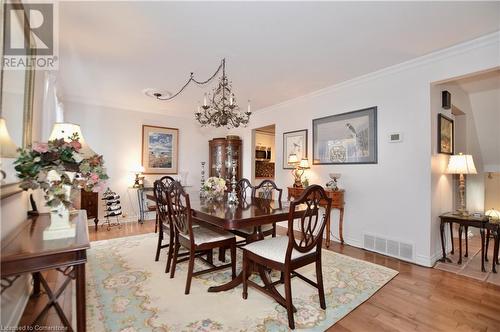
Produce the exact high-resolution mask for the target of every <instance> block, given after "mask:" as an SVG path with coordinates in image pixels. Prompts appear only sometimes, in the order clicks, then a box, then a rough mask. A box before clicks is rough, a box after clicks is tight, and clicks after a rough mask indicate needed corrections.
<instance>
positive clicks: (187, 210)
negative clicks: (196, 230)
mask: <svg viewBox="0 0 500 332" xmlns="http://www.w3.org/2000/svg"><path fill="white" fill-rule="evenodd" d="M167 199H168V212H169V217H170V220H171V224H172V225H173V227H174V229H175V231H176V232H177V234H183V235H186V236H189V239H190V241H191V245H192V246H193V245H194V238H193V218H192V215H191V203H190V200H189V194H187V193H186V192H185V191H184V188H182V185H181V183H180V182H179V181H174V182H172V183H171V184H170V186H169V187H168V189H167Z"/></svg>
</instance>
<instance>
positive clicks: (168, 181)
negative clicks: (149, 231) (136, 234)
mask: <svg viewBox="0 0 500 332" xmlns="http://www.w3.org/2000/svg"><path fill="white" fill-rule="evenodd" d="M156 181H160V182H161V183H162V184H163V185H164V188H165V189H166V188H168V186H169V185H170V184H171V183H172V182H173V181H175V179H174V178H173V177H171V176H168V175H167V176H164V177H162V178H160V179H159V180H156ZM156 181H155V182H156ZM153 191H154V183H153ZM165 204H166V203H165ZM148 209H149V210H152V211H155V210H156V218H155V233H156V232H157V231H158V227H159V217H158V209H157V206H156V205H154V206H150V207H148Z"/></svg>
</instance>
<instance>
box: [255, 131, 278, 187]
mask: <svg viewBox="0 0 500 332" xmlns="http://www.w3.org/2000/svg"><path fill="white" fill-rule="evenodd" d="M275 141H276V126H275V125H274V124H272V125H268V126H265V127H260V128H255V129H254V130H253V151H254V153H253V160H252V163H253V165H252V166H253V172H252V173H253V174H252V184H253V185H256V184H258V183H260V182H261V181H263V180H266V179H269V180H273V181H274V179H275V176H276V173H275V172H276V170H275V161H276V148H275V147H276V142H275Z"/></svg>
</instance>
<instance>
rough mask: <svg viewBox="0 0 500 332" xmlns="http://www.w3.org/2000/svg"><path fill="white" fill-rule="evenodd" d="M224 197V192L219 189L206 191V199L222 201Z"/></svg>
mask: <svg viewBox="0 0 500 332" xmlns="http://www.w3.org/2000/svg"><path fill="white" fill-rule="evenodd" d="M223 197H224V193H223V192H222V193H221V192H218V191H206V192H205V199H206V200H207V201H209V202H220V201H222V198H223Z"/></svg>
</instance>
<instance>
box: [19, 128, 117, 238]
mask: <svg viewBox="0 0 500 332" xmlns="http://www.w3.org/2000/svg"><path fill="white" fill-rule="evenodd" d="M78 140H79V137H78V134H75V135H73V136H71V137H69V138H68V140H67V141H65V140H64V139H55V140H52V141H49V142H47V143H35V144H34V145H33V146H31V147H28V148H26V149H19V157H18V158H17V160H16V161H15V163H14V164H15V165H16V166H15V169H16V171H17V176H18V177H19V178H20V179H21V184H20V187H21V188H22V189H24V190H29V189H33V190H35V189H42V190H43V192H44V198H45V201H46V205H47V206H48V207H50V209H51V225H50V227H49V229H47V231H46V232H44V238H45V239H48V238H51V237H53V238H63V237H71V236H74V232H75V230H74V228H72V227H71V226H70V224H69V209H70V208H71V207H72V200H73V196H74V195H75V194H76V193H77V192H78V190H79V189H81V188H83V189H84V190H86V191H100V190H102V189H103V187H104V181H105V180H107V179H108V175H107V174H106V170H105V169H104V161H103V159H102V156H98V155H94V156H92V157H89V158H84V157H83V155H82V154H81V153H80V152H79V151H80V149H81V148H82V145H81V144H80V142H79V141H78Z"/></svg>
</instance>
